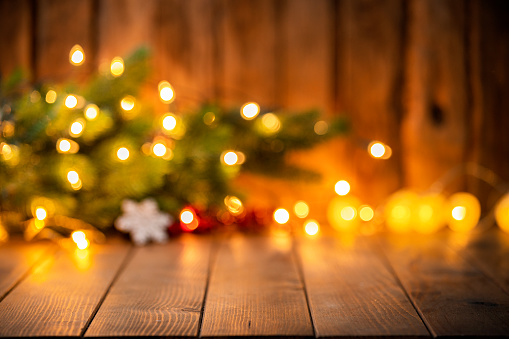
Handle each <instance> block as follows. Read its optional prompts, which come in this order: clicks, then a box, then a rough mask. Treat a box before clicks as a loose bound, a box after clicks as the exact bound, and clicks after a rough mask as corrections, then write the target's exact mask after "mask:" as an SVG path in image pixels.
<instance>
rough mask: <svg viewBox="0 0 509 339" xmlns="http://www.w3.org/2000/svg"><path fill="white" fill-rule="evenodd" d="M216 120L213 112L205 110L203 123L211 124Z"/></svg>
mask: <svg viewBox="0 0 509 339" xmlns="http://www.w3.org/2000/svg"><path fill="white" fill-rule="evenodd" d="M214 121H216V115H215V114H214V113H213V112H207V113H205V114H204V115H203V122H204V123H205V125H209V126H210V125H212V124H213V123H214Z"/></svg>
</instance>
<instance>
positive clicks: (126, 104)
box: [120, 95, 135, 111]
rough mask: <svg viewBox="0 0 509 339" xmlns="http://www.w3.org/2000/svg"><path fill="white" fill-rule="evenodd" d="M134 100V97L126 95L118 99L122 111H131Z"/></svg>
mask: <svg viewBox="0 0 509 339" xmlns="http://www.w3.org/2000/svg"><path fill="white" fill-rule="evenodd" d="M134 102H135V100H134V97H132V96H130V95H128V96H126V97H124V98H123V99H122V101H120V107H122V109H123V110H124V111H131V110H132V109H133V108H134Z"/></svg>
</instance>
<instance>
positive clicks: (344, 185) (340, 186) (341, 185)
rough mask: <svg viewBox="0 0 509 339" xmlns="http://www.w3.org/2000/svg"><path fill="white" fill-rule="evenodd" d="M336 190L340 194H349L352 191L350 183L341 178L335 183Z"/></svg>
mask: <svg viewBox="0 0 509 339" xmlns="http://www.w3.org/2000/svg"><path fill="white" fill-rule="evenodd" d="M334 191H336V193H337V194H338V195H347V194H348V192H350V184H349V183H348V181H346V180H340V181H338V182H337V183H336V185H334Z"/></svg>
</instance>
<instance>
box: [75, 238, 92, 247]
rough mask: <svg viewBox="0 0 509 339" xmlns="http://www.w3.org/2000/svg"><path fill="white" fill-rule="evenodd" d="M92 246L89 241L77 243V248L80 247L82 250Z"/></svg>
mask: <svg viewBox="0 0 509 339" xmlns="http://www.w3.org/2000/svg"><path fill="white" fill-rule="evenodd" d="M89 245H90V242H89V241H88V240H87V239H84V240H79V241H78V242H77V243H76V247H78V248H79V249H80V250H84V249H86V248H87V247H88V246H89Z"/></svg>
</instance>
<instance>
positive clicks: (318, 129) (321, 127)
mask: <svg viewBox="0 0 509 339" xmlns="http://www.w3.org/2000/svg"><path fill="white" fill-rule="evenodd" d="M313 129H314V131H315V133H316V134H318V135H324V134H327V132H328V131H329V124H327V122H325V121H323V120H321V121H318V122H317V123H316V124H315V126H314V127H313Z"/></svg>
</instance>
